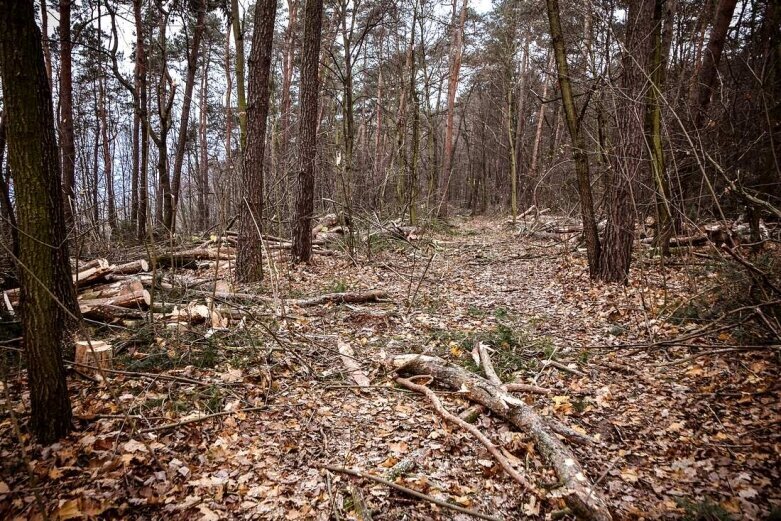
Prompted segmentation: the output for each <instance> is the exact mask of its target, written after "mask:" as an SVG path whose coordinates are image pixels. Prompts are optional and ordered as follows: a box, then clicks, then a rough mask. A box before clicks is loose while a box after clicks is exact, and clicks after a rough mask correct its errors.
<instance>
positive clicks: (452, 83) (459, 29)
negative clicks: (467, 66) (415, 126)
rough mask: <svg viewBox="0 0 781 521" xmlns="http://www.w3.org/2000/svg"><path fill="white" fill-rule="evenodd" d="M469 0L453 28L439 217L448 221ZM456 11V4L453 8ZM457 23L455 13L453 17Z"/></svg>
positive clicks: (464, 3)
mask: <svg viewBox="0 0 781 521" xmlns="http://www.w3.org/2000/svg"><path fill="white" fill-rule="evenodd" d="M466 9H467V0H464V2H463V4H462V5H461V15H460V17H459V21H458V25H455V24H454V26H453V39H452V40H451V48H450V75H449V77H448V84H447V116H446V118H447V119H446V123H445V151H444V157H443V161H442V176H441V177H440V178H439V207H438V208H437V217H439V218H440V219H447V210H448V208H447V207H448V202H449V198H448V192H449V188H450V171H451V168H452V163H453V121H454V118H455V111H456V92H457V91H458V73H459V71H460V70H461V55H462V53H463V40H464V24H465V22H466ZM453 10H454V11H455V4H454V7H453ZM453 21H454V22H455V13H454V16H453Z"/></svg>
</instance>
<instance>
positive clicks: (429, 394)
mask: <svg viewBox="0 0 781 521" xmlns="http://www.w3.org/2000/svg"><path fill="white" fill-rule="evenodd" d="M396 383H398V384H400V385H403V386H404V387H406V388H407V389H410V390H412V391H415V392H418V393H420V394H422V395H424V396H425V397H426V398H428V399H429V401H430V402H431V405H433V406H434V410H435V411H437V414H439V415H440V416H442V417H443V418H444V419H445V420H446V421H448V422H450V423H452V424H454V425H457V426H458V427H461V428H462V429H464V430H465V431H467V432H468V433H469V434H471V435H472V436H474V437H475V438H477V441H479V442H480V443H482V444H483V446H484V447H485V448H486V450H488V452H489V453H490V454H491V456H493V457H494V459H495V460H496V462H497V463H499V465H500V466H501V467H502V468H503V469H504V471H505V472H507V474H509V476H510V477H511V478H512V479H513V480H515V482H517V483H518V484H519V485H521V486H522V487H523V488H525V489H526V490H528V491H529V492H531V493H532V494H534V495H535V496H537V497H541V494H540V492H539V491H538V490H537V489H536V488H535V487H534V485H532V484H531V483H529V480H528V479H526V478H525V477H524V476H522V475H521V474H520V473H519V472H518V471H517V470H515V469H514V468H513V466H512V465H510V462H509V461H508V460H507V458H505V457H504V456H503V455H502V453H501V452H499V449H497V448H496V445H494V444H493V442H492V441H491V440H489V439H488V437H487V436H486V435H485V434H483V433H482V432H480V430H479V429H478V428H477V427H475V426H474V425H472V424H471V423H467V422H465V421H464V420H462V419H461V418H459V417H458V416H456V415H455V414H452V413H450V412H449V411H447V410H446V409H445V407H444V406H443V405H442V402H441V401H440V400H439V398H438V397H437V395H436V394H434V391H432V390H431V389H429V388H428V387H426V386H425V385H420V384H416V383H414V382H412V380H411V379H407V378H396Z"/></svg>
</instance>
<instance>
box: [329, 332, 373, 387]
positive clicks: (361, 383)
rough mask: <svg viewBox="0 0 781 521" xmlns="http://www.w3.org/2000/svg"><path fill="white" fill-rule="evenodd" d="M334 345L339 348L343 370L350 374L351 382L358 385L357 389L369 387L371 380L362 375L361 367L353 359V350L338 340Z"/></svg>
mask: <svg viewBox="0 0 781 521" xmlns="http://www.w3.org/2000/svg"><path fill="white" fill-rule="evenodd" d="M336 345H337V347H338V348H339V354H340V355H341V357H342V363H343V364H344V368H345V369H347V372H348V373H349V374H350V377H351V378H352V379H353V381H355V383H357V384H358V387H369V386H370V385H371V380H369V378H368V377H367V376H366V375H365V374H363V371H362V370H361V365H360V364H359V363H358V361H357V360H356V359H355V352H354V351H353V348H352V347H350V344H348V343H346V342H343V341H342V339H341V338H340V339H339V340H337V342H336Z"/></svg>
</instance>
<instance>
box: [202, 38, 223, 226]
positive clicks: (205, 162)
mask: <svg viewBox="0 0 781 521" xmlns="http://www.w3.org/2000/svg"><path fill="white" fill-rule="evenodd" d="M205 61H206V63H205V64H204V68H203V74H202V76H201V89H200V90H201V94H200V100H199V103H200V110H199V120H200V121H199V124H198V150H199V152H200V156H201V158H200V168H199V169H198V174H197V175H198V183H197V185H198V228H199V229H201V230H205V229H206V228H207V226H208V225H209V150H208V147H209V142H208V140H207V123H208V114H207V108H208V103H209V95H208V85H209V60H208V52H207V59H206V60H205ZM226 94H227V91H226Z"/></svg>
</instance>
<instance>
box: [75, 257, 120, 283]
mask: <svg viewBox="0 0 781 521" xmlns="http://www.w3.org/2000/svg"><path fill="white" fill-rule="evenodd" d="M98 260H100V261H102V262H101V263H100V265H99V266H95V267H92V268H88V269H86V270H82V271H80V272H78V273H75V274H74V275H73V283H74V284H75V285H76V288H84V287H87V286H91V285H94V284H97V283H98V282H102V281H104V280H105V279H106V275H108V274H110V273H111V272H112V271H113V269H112V267H111V266H109V263H108V261H106V259H98Z"/></svg>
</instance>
